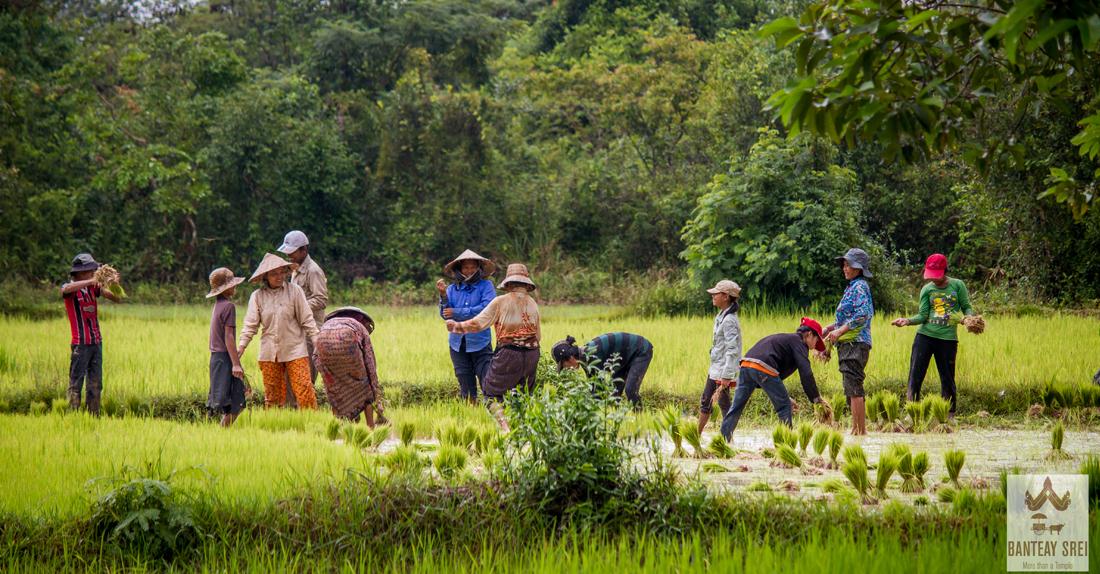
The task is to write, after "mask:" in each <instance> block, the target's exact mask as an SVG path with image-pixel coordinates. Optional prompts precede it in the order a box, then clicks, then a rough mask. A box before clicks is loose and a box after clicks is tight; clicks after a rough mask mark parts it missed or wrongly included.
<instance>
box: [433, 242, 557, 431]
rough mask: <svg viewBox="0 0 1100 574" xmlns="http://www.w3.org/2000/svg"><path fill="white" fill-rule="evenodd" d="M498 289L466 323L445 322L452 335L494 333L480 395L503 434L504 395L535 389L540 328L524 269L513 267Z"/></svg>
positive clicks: (513, 264) (540, 335)
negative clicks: (493, 346) (500, 292)
mask: <svg viewBox="0 0 1100 574" xmlns="http://www.w3.org/2000/svg"><path fill="white" fill-rule="evenodd" d="M499 287H500V289H503V290H504V291H505V293H504V294H503V295H501V296H500V297H497V298H496V299H493V301H492V302H491V303H489V305H488V306H487V307H485V309H484V310H483V311H482V312H481V313H478V314H477V316H476V317H474V318H472V319H469V320H467V321H455V320H453V319H448V320H447V330H448V331H450V332H451V333H457V334H464V333H475V332H477V331H482V330H484V329H486V328H488V327H489V326H490V325H492V326H493V328H494V329H495V330H496V334H497V345H496V349H497V350H496V352H495V353H494V354H493V361H492V363H490V365H489V372H488V373H487V374H486V375H485V380H484V381H483V382H482V388H481V390H482V392H483V393H484V394H485V398H486V400H487V401H488V402H489V408H490V410H492V412H493V415H494V416H495V417H496V419H497V423H498V424H500V427H501V428H502V429H504V430H508V423H507V421H505V420H504V411H503V408H502V407H501V404H500V403H501V401H502V400H503V398H504V395H505V393H507V392H508V391H511V390H512V389H515V388H519V387H521V386H522V388H523V390H530V389H531V388H533V387H534V386H535V372H536V371H537V370H538V365H539V341H540V340H541V339H542V327H541V324H540V320H539V305H538V303H536V302H535V299H534V297H532V296H531V292H532V291H534V290H535V283H534V282H533V281H531V275H530V273H528V271H527V266H526V265H524V264H522V263H512V264H511V265H509V266H508V272H507V274H506V276H505V277H504V280H503V281H501V282H500V286H499Z"/></svg>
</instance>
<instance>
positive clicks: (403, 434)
mask: <svg viewBox="0 0 1100 574" xmlns="http://www.w3.org/2000/svg"><path fill="white" fill-rule="evenodd" d="M397 436H399V437H400V438H401V445H402V446H409V445H411V444H412V442H413V438H415V437H416V425H414V424H413V423H411V422H404V423H401V424H399V425H397Z"/></svg>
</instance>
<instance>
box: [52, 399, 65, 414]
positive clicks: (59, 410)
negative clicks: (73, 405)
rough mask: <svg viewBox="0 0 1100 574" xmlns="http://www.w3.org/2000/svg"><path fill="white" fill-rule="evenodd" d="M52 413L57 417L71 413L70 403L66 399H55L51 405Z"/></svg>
mask: <svg viewBox="0 0 1100 574" xmlns="http://www.w3.org/2000/svg"><path fill="white" fill-rule="evenodd" d="M50 411H52V412H53V414H55V415H63V414H65V413H66V412H68V411H69V401H67V400H65V399H54V400H53V403H51V404H50Z"/></svg>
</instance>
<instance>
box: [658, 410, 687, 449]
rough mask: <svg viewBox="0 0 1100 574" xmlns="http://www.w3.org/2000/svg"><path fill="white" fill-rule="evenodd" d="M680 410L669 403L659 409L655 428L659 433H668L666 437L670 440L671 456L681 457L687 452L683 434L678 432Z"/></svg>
mask: <svg viewBox="0 0 1100 574" xmlns="http://www.w3.org/2000/svg"><path fill="white" fill-rule="evenodd" d="M680 418H681V417H680V411H678V410H677V409H676V407H674V406H672V405H669V406H667V407H665V409H664V410H663V411H661V415H660V417H658V418H657V423H656V424H657V428H658V430H659V432H661V433H668V438H669V439H670V440H672V446H673V449H672V456H673V458H682V457H685V456H687V452H685V451H684V436H683V434H681V432H680Z"/></svg>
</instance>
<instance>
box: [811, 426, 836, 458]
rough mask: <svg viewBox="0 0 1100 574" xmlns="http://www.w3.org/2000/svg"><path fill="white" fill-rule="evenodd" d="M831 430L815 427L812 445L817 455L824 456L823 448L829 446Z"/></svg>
mask: <svg viewBox="0 0 1100 574" xmlns="http://www.w3.org/2000/svg"><path fill="white" fill-rule="evenodd" d="M831 434H832V432H831V431H830V430H829V429H817V432H816V433H814V438H813V445H814V452H815V453H817V456H825V449H827V448H829V435H831Z"/></svg>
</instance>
